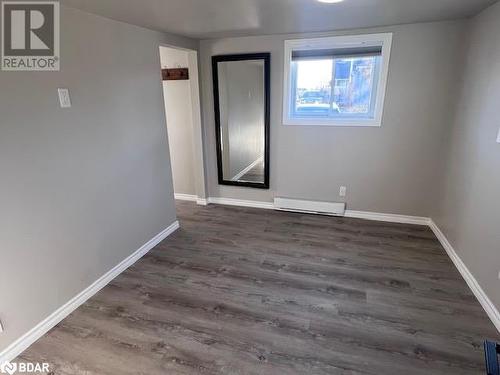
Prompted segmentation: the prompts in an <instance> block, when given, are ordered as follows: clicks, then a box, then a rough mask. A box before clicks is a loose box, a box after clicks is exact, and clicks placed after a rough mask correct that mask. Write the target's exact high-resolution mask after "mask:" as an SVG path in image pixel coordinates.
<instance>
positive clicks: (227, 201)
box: [208, 197, 274, 210]
mask: <svg viewBox="0 0 500 375" xmlns="http://www.w3.org/2000/svg"><path fill="white" fill-rule="evenodd" d="M208 203H209V204H221V205H225V206H239V207H253V208H263V209H266V210H273V209H274V204H273V203H272V202H258V201H247V200H241V199H231V198H214V197H212V198H208Z"/></svg>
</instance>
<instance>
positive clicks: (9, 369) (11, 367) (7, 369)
mask: <svg viewBox="0 0 500 375" xmlns="http://www.w3.org/2000/svg"><path fill="white" fill-rule="evenodd" d="M0 371H1V372H2V373H3V374H10V375H13V374H14V373H15V372H16V371H17V364H16V363H10V362H5V363H3V364H2V365H1V366H0Z"/></svg>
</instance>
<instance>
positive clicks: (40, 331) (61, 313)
mask: <svg viewBox="0 0 500 375" xmlns="http://www.w3.org/2000/svg"><path fill="white" fill-rule="evenodd" d="M178 228H179V222H178V221H175V222H174V223H173V224H172V225H170V226H169V227H168V228H167V229H165V230H164V231H162V232H161V233H159V234H157V235H156V236H155V237H154V238H152V239H151V240H149V241H148V242H147V243H146V244H144V245H143V246H142V247H141V248H140V249H138V250H137V251H135V252H134V253H133V254H132V255H130V256H129V257H128V258H126V259H125V260H124V261H122V262H121V263H119V264H118V265H117V266H115V267H114V268H113V269H111V270H110V271H108V272H107V273H106V274H105V275H103V276H102V277H100V278H99V279H98V280H96V281H95V282H94V283H93V284H92V285H90V286H89V287H88V288H86V289H85V290H84V291H82V292H81V293H80V294H78V295H77V296H75V297H74V298H72V299H71V300H70V301H68V302H67V303H66V304H65V305H63V306H61V307H60V308H59V309H57V310H56V311H54V312H53V313H52V314H51V315H50V316H49V317H47V318H46V319H44V320H43V321H42V322H40V323H39V324H38V325H36V326H35V327H34V328H32V329H31V330H30V331H28V332H27V333H25V334H24V335H23V336H21V337H20V338H19V339H18V340H16V341H15V342H14V343H12V344H11V345H10V346H8V347H7V349H5V350H4V351H2V352H1V353H0V363H4V362H7V361H9V362H10V361H12V360H14V359H15V358H16V357H17V356H18V355H20V354H21V353H22V352H24V351H25V350H26V349H28V348H29V347H30V346H31V345H32V344H33V343H34V342H35V341H37V340H38V339H40V338H41V337H42V336H43V335H45V334H46V333H47V332H48V331H50V330H51V329H52V328H53V327H55V326H56V325H57V324H58V323H60V322H61V321H62V320H63V319H64V318H66V317H67V316H68V315H69V314H71V313H72V312H73V311H75V310H76V309H77V308H78V307H80V306H81V305H82V304H84V303H85V302H86V301H87V300H88V299H89V298H91V297H92V296H94V295H95V294H96V293H97V292H99V291H100V290H101V289H103V288H104V287H105V286H106V285H108V284H109V283H110V282H111V281H112V280H113V279H114V278H116V277H117V276H118V275H120V274H121V273H122V272H123V271H125V270H126V269H127V268H129V267H130V266H132V265H133V264H134V263H135V262H137V261H138V260H139V259H140V258H142V257H143V256H144V255H146V254H147V253H148V252H149V251H150V250H152V249H153V248H154V247H155V246H156V245H158V244H159V243H160V242H161V241H163V240H164V239H165V238H167V237H168V236H169V235H170V234H172V233H173V232H175V231H176V230H177V229H178Z"/></svg>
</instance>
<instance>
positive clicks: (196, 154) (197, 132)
mask: <svg viewBox="0 0 500 375" xmlns="http://www.w3.org/2000/svg"><path fill="white" fill-rule="evenodd" d="M161 47H167V48H172V49H177V50H181V51H186V52H187V53H188V62H189V63H188V65H189V66H188V68H189V81H190V83H191V84H190V88H191V111H192V119H193V160H194V162H195V163H194V164H195V170H194V171H193V173H194V180H195V188H196V202H197V203H198V204H200V205H204V206H205V205H207V189H206V178H205V158H204V152H203V126H202V122H201V121H202V120H201V102H200V94H201V93H200V78H199V68H198V51H196V50H193V49H189V48H182V47H178V46H173V45H168V44H160V47H159V48H161ZM158 50H159V49H158ZM160 67H161V59H160Z"/></svg>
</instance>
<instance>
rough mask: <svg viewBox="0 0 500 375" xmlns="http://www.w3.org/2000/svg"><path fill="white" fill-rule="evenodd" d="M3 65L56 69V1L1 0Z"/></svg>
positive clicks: (17, 68) (34, 68) (57, 59)
mask: <svg viewBox="0 0 500 375" xmlns="http://www.w3.org/2000/svg"><path fill="white" fill-rule="evenodd" d="M2 21H3V22H2V26H3V27H2V69H3V70H59V2H57V1H36V2H34V1H3V2H2Z"/></svg>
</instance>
